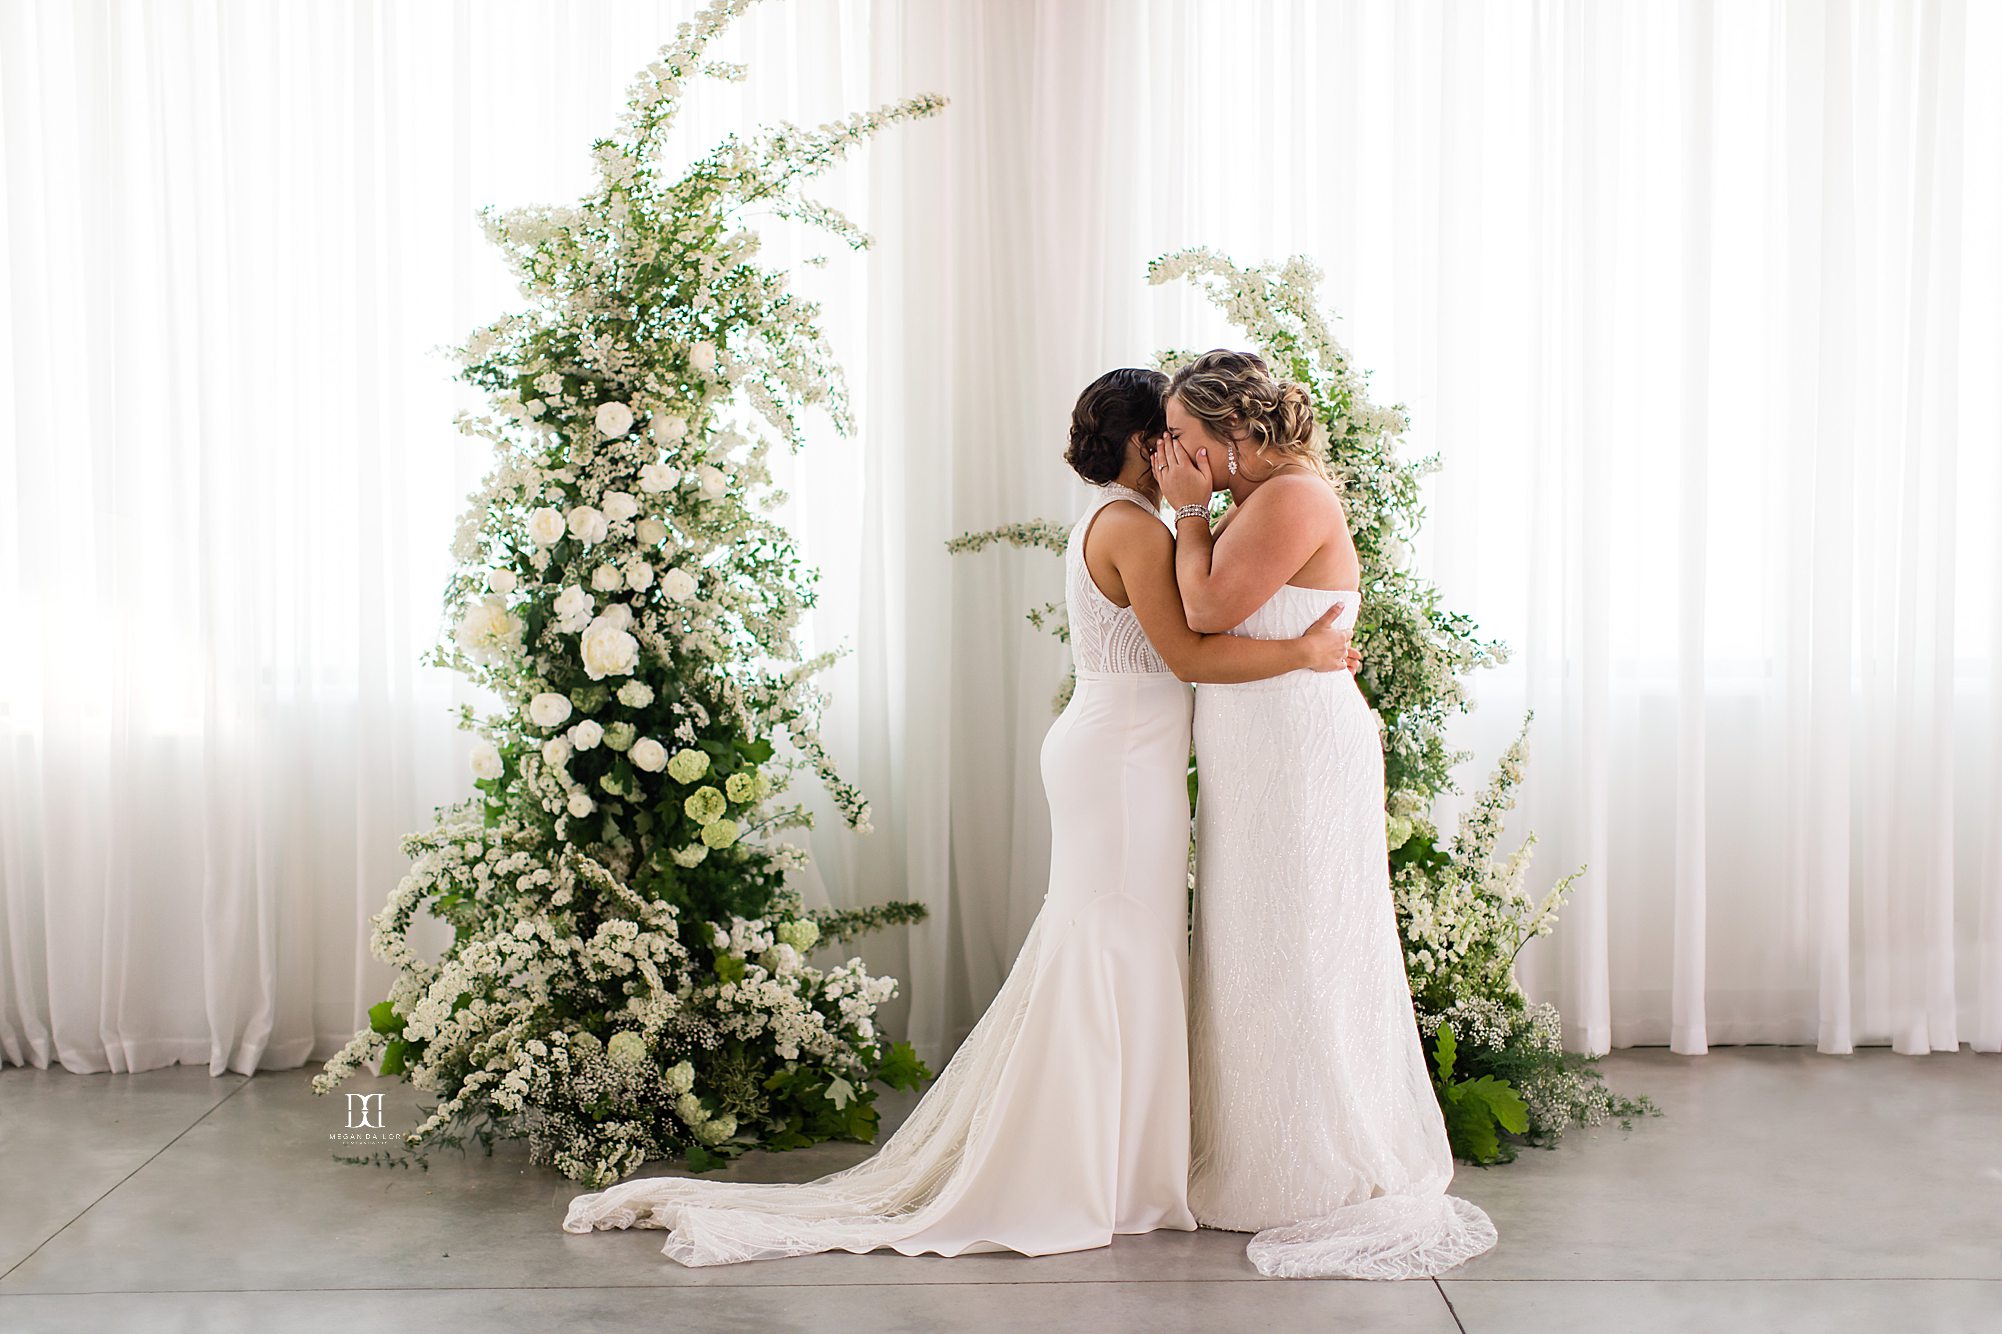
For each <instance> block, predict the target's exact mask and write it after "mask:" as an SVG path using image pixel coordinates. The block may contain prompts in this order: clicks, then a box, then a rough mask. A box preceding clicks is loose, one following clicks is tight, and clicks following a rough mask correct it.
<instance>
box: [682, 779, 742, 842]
mask: <svg viewBox="0 0 2002 1334" xmlns="http://www.w3.org/2000/svg"><path fill="white" fill-rule="evenodd" d="M729 808H730V807H729V803H728V802H726V801H724V800H723V794H722V793H721V792H718V791H717V790H716V789H715V788H713V787H710V786H708V785H707V784H704V785H703V786H701V787H698V788H696V789H695V790H694V791H693V792H691V793H689V794H688V800H686V801H684V802H682V803H681V809H682V810H684V811H686V812H687V813H688V818H689V819H691V820H693V821H695V823H697V824H699V825H706V824H708V823H709V822H711V821H712V820H716V819H719V818H720V817H721V816H722V814H723V812H724V811H726V810H728V809H729ZM710 846H711V847H714V846H716V845H715V844H713V843H712V844H710Z"/></svg>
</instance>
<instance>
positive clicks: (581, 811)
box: [569, 787, 598, 820]
mask: <svg viewBox="0 0 2002 1334" xmlns="http://www.w3.org/2000/svg"><path fill="white" fill-rule="evenodd" d="M597 809H598V803H597V802H595V801H593V800H591V794H590V793H588V792H586V791H585V790H584V789H583V788H581V787H580V788H578V789H577V790H576V791H575V792H572V793H571V794H570V804H569V810H570V813H571V814H572V815H574V816H576V817H577V818H578V819H580V820H581V819H583V818H584V817H585V816H587V815H589V814H590V813H591V812H592V811H595V810H597Z"/></svg>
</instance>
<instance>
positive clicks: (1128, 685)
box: [563, 486, 1196, 1265]
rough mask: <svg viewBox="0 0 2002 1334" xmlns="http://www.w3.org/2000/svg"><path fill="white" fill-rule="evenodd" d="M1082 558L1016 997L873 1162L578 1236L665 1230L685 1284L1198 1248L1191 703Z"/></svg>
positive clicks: (577, 1216) (632, 1209)
mask: <svg viewBox="0 0 2002 1334" xmlns="http://www.w3.org/2000/svg"><path fill="white" fill-rule="evenodd" d="M1128 500H1130V501H1133V502H1135V503H1137V504H1139V505H1141V506H1142V507H1143V508H1145V509H1148V510H1149V511H1150V512H1152V513H1154V514H1155V515H1156V517H1159V513H1160V512H1159V510H1158V509H1157V508H1156V507H1155V506H1153V505H1152V504H1151V503H1149V502H1148V501H1147V499H1146V498H1145V497H1144V496H1142V495H1140V494H1139V493H1138V492H1135V491H1131V490H1128V489H1127V488H1125V487H1122V486H1111V487H1106V488H1103V489H1102V490H1101V491H1100V493H1099V494H1098V495H1097V496H1096V497H1095V498H1094V499H1093V501H1092V504H1091V506H1090V508H1089V509H1087V510H1086V511H1085V513H1084V515H1083V517H1082V518H1081V519H1080V520H1079V523H1078V525H1077V527H1076V528H1075V529H1074V530H1073V532H1072V534H1071V540H1070V550H1069V553H1068V554H1067V556H1066V557H1065V560H1066V562H1067V566H1068V584H1067V594H1066V597H1067V602H1068V606H1069V611H1070V626H1071V648H1072V651H1073V653H1074V654H1075V656H1076V663H1077V678H1078V679H1077V689H1076V692H1075V693H1074V694H1073V695H1072V696H1071V700H1070V703H1069V705H1068V706H1067V707H1066V708H1065V709H1064V711H1063V713H1062V715H1061V716H1060V717H1058V719H1057V720H1056V722H1055V724H1053V725H1052V726H1051V728H1050V731H1049V733H1048V735H1047V736H1046V737H1045V739H1044V741H1043V750H1042V769H1043V783H1044V787H1045V790H1046V792H1047V793H1048V796H1049V803H1050V882H1049V889H1048V892H1047V894H1046V896H1045V898H1044V900H1043V906H1042V908H1041V910H1040V911H1039V912H1038V913H1037V915H1036V919H1035V922H1034V924H1033V925H1032V926H1031V927H1030V929H1029V934H1028V938H1027V940H1026V941H1024V943H1023V945H1022V949H1021V951H1020V953H1019V954H1018V955H1017V956H1016V959H1015V963H1014V966H1013V968H1012V969H1011V970H1010V971H1009V974H1008V978H1007V981H1006V982H1005V983H1003V985H1002V987H1001V990H1000V993H999V994H998V995H996V996H995V998H994V1001H993V1004H991V1005H990V1006H989V1007H988V1009H987V1012H986V1013H985V1014H984V1015H982V1016H981V1019H980V1022H979V1023H978V1024H977V1025H975V1026H974V1029H973V1032H972V1033H971V1034H969V1035H968V1037H967V1039H966V1041H965V1042H963V1043H962V1044H960V1048H959V1050H958V1051H957V1052H956V1053H954V1055H953V1057H952V1060H951V1061H950V1062H948V1063H947V1065H946V1067H945V1069H944V1071H943V1072H941V1073H940V1075H939V1077H938V1079H937V1081H936V1082H934V1083H933V1085H932V1086H931V1088H930V1089H928V1090H926V1092H925V1094H924V1096H923V1097H922V1098H921V1099H920V1100H919V1101H918V1105H917V1107H916V1108H915V1109H914V1110H913V1111H912V1113H911V1115H910V1117H909V1119H907V1120H906V1121H905V1122H904V1123H903V1125H901V1126H899V1127H898V1128H897V1131H896V1133H895V1134H893V1135H891V1136H890V1137H889V1139H888V1140H886V1141H885V1142H884V1144H883V1146H882V1148H881V1150H880V1151H879V1152H877V1153H876V1154H875V1155H874V1156H873V1157H871V1158H869V1159H868V1160H866V1161H864V1162H862V1163H859V1164H857V1165H856V1166H854V1167H850V1168H847V1169H846V1170H844V1171H840V1172H835V1173H833V1174H832V1175H829V1176H824V1177H821V1178H819V1179H818V1180H814V1181H807V1182H800V1183H793V1184H768V1183H748V1182H733V1181H718V1180H702V1179H692V1178H689V1177H685V1176H671V1177H646V1178H642V1179H638V1180H633V1181H625V1182H621V1183H619V1184H618V1185H615V1186H612V1187H610V1188H609V1189H606V1190H602V1191H597V1192H593V1193H590V1194H585V1195H579V1196H577V1197H575V1198H574V1199H572V1200H571V1202H570V1208H569V1212H568V1216H567V1217H566V1218H565V1219H564V1222H563V1227H564V1229H565V1230H566V1231H569V1232H590V1231H592V1230H594V1229H603V1228H631V1227H640V1228H665V1229H668V1233H669V1235H668V1237H667V1240H666V1243H665V1244H664V1245H663V1246H662V1247H661V1250H662V1252H663V1253H664V1254H666V1255H667V1256H668V1257H669V1258H671V1259H674V1260H677V1261H679V1262H680V1263H682V1264H684V1265H717V1264H728V1263H731V1262H733V1261H740V1260H759V1259H770V1258H775V1257H778V1256H787V1255H807V1254H812V1253H815V1252H820V1251H833V1250H843V1251H855V1252H862V1251H870V1250H875V1249H877V1248H879V1247H884V1248H889V1249H892V1250H896V1251H900V1252H902V1253H903V1254H905V1255H919V1254H937V1255H959V1254H963V1253H967V1252H979V1251H999V1250H1012V1251H1020V1252H1022V1253H1023V1254H1026V1255H1048V1254H1052V1253H1055V1252H1059V1251H1074V1250H1083V1249H1087V1248H1090V1247H1094V1246H1104V1245H1106V1244H1108V1243H1109V1242H1110V1241H1111V1240H1112V1238H1113V1236H1114V1235H1115V1234H1120V1233H1133V1232H1150V1231H1153V1230H1154V1229H1156V1228H1174V1229H1179V1230H1182V1231H1193V1230H1194V1229H1195V1226H1196V1221H1195V1218H1194V1216H1193V1215H1192V1214H1191V1213H1190V1212H1189V1206H1188V1180H1189V1067H1188V1028H1187V1024H1188V1011H1187V1004H1186V996H1187V981H1188V951H1187V940H1188V931H1187V919H1188V832H1189V794H1188V778H1187V773H1188V759H1189V721H1190V706H1191V696H1190V692H1189V687H1188V686H1187V685H1186V684H1185V683H1183V682H1182V681H1180V680H1178V679H1177V678H1176V677H1175V675H1174V673H1172V672H1170V671H1168V670H1167V667H1166V664H1164V663H1163V662H1162V661H1161V658H1160V657H1159V655H1158V654H1156V653H1155V651H1154V649H1153V646H1152V645H1151V644H1150V643H1149V642H1148V640H1147V637H1146V635H1145V634H1144V633H1143V632H1142V631H1141V629H1140V623H1139V620H1138V618H1137V617H1136V616H1135V615H1134V614H1133V612H1132V611H1131V610H1130V609H1128V608H1123V607H1119V606H1117V605H1115V604H1114V603H1113V602H1112V601H1111V600H1110V599H1108V598H1107V597H1106V596H1105V595H1104V594H1103V593H1102V592H1100V591H1099V589H1098V586H1097V585H1096V584H1095V583H1093V582H1092V579H1091V575H1090V572H1089V571H1088V570H1086V568H1085V565H1084V534H1085V531H1086V527H1087V525H1088V523H1089V521H1090V520H1091V519H1093V518H1095V517H1096V516H1097V515H1098V513H1099V512H1100V511H1101V510H1102V509H1103V508H1104V507H1105V506H1106V505H1109V504H1112V503H1114V502H1115V501H1128Z"/></svg>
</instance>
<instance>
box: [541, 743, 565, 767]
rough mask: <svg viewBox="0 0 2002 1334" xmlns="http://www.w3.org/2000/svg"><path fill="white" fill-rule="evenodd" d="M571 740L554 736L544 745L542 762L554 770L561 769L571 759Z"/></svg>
mask: <svg viewBox="0 0 2002 1334" xmlns="http://www.w3.org/2000/svg"><path fill="white" fill-rule="evenodd" d="M570 750H571V746H570V738H569V737H567V736H553V737H551V738H549V740H547V741H545V742H543V743H542V762H543V763H544V764H546V765H548V766H549V767H550V768H552V769H561V768H562V767H563V766H564V764H566V763H567V762H568V761H569V759H570Z"/></svg>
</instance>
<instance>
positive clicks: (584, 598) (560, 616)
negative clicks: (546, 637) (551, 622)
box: [554, 584, 592, 635]
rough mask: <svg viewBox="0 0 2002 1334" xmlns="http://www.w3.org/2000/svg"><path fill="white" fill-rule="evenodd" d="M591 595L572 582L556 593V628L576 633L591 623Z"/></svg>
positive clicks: (568, 633) (566, 632)
mask: <svg viewBox="0 0 2002 1334" xmlns="http://www.w3.org/2000/svg"><path fill="white" fill-rule="evenodd" d="M591 607H592V603H591V595H590V594H589V593H586V592H585V591H584V590H583V589H581V588H579V587H578V586H577V585H576V584H571V585H570V586H569V587H568V588H565V589H564V590H563V591H562V592H561V593H558V594H557V595H556V604H555V607H554V610H555V612H556V628H557V629H558V630H559V631H561V632H562V633H564V634H566V635H574V634H576V633H577V632H578V631H579V630H582V629H583V628H584V627H585V626H587V625H589V624H590V623H591Z"/></svg>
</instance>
